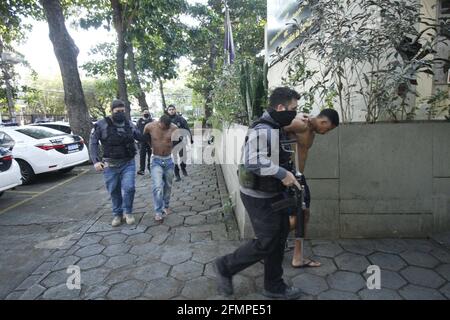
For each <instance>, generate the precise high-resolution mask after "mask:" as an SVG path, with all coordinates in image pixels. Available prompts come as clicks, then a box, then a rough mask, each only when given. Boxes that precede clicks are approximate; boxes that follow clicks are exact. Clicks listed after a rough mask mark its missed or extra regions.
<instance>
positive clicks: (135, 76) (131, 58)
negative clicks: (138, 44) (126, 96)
mask: <svg viewBox="0 0 450 320" xmlns="http://www.w3.org/2000/svg"><path fill="white" fill-rule="evenodd" d="M127 54H128V69H129V70H130V73H131V80H132V81H133V84H134V85H135V86H136V88H137V94H136V95H135V97H136V98H137V99H138V101H139V106H140V107H141V111H144V110H148V109H149V108H148V104H147V101H146V100H145V92H144V90H142V86H141V81H140V80H139V76H138V73H137V70H136V62H135V58H134V52H133V45H132V44H131V43H129V44H128V47H127Z"/></svg>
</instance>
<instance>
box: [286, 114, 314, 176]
mask: <svg viewBox="0 0 450 320" xmlns="http://www.w3.org/2000/svg"><path fill="white" fill-rule="evenodd" d="M284 130H285V131H286V132H287V133H288V134H289V138H291V139H295V140H297V149H298V164H299V167H298V168H297V169H298V170H299V171H300V172H302V173H303V171H304V170H305V164H306V159H307V158H308V151H309V149H310V148H311V146H312V144H313V142H314V137H315V132H314V130H313V128H312V126H311V124H310V119H309V118H307V119H305V118H303V117H301V116H297V117H296V118H295V119H294V120H293V121H292V122H291V124H290V125H289V126H287V127H284Z"/></svg>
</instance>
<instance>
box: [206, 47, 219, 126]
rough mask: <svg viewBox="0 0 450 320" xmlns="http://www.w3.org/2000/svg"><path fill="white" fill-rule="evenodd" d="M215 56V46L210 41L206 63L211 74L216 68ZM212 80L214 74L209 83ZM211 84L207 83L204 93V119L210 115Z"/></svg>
mask: <svg viewBox="0 0 450 320" xmlns="http://www.w3.org/2000/svg"><path fill="white" fill-rule="evenodd" d="M216 58H217V47H216V45H215V44H214V43H211V46H210V47H209V61H208V65H209V68H210V70H211V74H212V75H214V71H215V70H216ZM213 82H214V76H212V79H210V81H209V83H210V84H212V83H213ZM211 91H212V86H211V85H209V88H208V91H207V93H206V97H205V98H206V100H205V121H206V120H208V119H209V118H210V117H211V115H212V112H213V111H212V108H211V103H212V97H211Z"/></svg>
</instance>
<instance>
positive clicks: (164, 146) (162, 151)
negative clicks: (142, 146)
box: [144, 121, 178, 157]
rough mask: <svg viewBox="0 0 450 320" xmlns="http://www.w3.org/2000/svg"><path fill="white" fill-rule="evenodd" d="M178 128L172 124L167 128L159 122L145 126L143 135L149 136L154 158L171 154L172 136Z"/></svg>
mask: <svg viewBox="0 0 450 320" xmlns="http://www.w3.org/2000/svg"><path fill="white" fill-rule="evenodd" d="M177 129H178V127H177V126H176V125H174V124H173V123H171V124H170V126H169V127H168V128H166V127H165V126H164V124H163V123H162V122H160V121H154V122H150V123H149V124H147V125H146V126H145V128H144V134H149V135H150V137H151V139H152V150H153V154H154V155H156V156H162V157H165V156H169V155H170V154H171V153H172V148H173V144H172V134H173V132H174V131H175V130H177Z"/></svg>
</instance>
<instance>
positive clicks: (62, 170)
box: [59, 167, 75, 173]
mask: <svg viewBox="0 0 450 320" xmlns="http://www.w3.org/2000/svg"><path fill="white" fill-rule="evenodd" d="M73 168H75V167H68V168H64V169H60V170H59V172H61V173H67V172H70V171H72V170H73Z"/></svg>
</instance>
